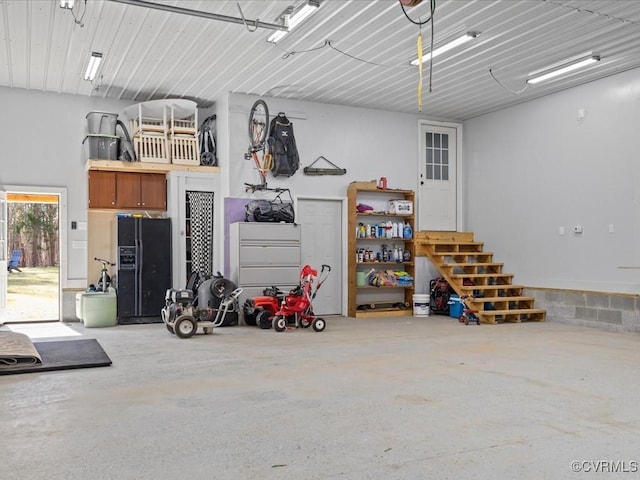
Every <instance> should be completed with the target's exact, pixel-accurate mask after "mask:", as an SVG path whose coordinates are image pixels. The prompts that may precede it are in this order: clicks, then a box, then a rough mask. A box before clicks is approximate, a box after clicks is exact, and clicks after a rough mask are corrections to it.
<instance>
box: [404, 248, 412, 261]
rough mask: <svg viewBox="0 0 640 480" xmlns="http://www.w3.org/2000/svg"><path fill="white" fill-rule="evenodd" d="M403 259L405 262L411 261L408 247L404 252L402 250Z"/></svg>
mask: <svg viewBox="0 0 640 480" xmlns="http://www.w3.org/2000/svg"><path fill="white" fill-rule="evenodd" d="M402 260H403V261H405V262H410V261H411V252H410V251H409V250H407V249H406V248H405V249H404V252H402Z"/></svg>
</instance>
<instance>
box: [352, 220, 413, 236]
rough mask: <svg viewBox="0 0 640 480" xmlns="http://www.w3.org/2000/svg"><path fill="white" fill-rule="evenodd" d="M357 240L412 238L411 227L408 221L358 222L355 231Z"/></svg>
mask: <svg viewBox="0 0 640 480" xmlns="http://www.w3.org/2000/svg"><path fill="white" fill-rule="evenodd" d="M355 235H356V239H357V240H374V239H375V240H412V239H413V228H412V227H411V224H410V223H409V222H392V221H391V220H388V221H385V222H378V223H373V224H371V223H364V222H358V224H357V225H356V231H355Z"/></svg>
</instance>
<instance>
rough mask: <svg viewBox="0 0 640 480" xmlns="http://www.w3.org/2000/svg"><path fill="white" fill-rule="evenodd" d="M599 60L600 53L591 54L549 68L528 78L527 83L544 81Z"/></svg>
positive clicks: (532, 83)
mask: <svg viewBox="0 0 640 480" xmlns="http://www.w3.org/2000/svg"><path fill="white" fill-rule="evenodd" d="M599 61H600V57H599V56H598V55H591V56H589V57H587V58H582V59H579V60H577V61H575V62H574V63H569V64H563V65H559V66H557V67H554V68H553V69H551V70H549V69H547V70H546V71H543V72H542V73H540V74H539V75H536V76H534V77H531V78H528V79H527V83H528V84H529V85H535V84H536V83H540V82H544V81H545V80H549V79H551V78H555V77H557V76H560V75H564V74H565V73H569V72H573V71H574V70H578V69H579V68H582V67H586V66H587V65H591V64H592V63H596V62H599Z"/></svg>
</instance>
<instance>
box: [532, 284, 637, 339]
mask: <svg viewBox="0 0 640 480" xmlns="http://www.w3.org/2000/svg"><path fill="white" fill-rule="evenodd" d="M524 294H525V295H528V296H532V297H533V298H534V304H535V307H536V308H544V309H545V310H546V311H547V317H546V318H547V321H557V322H564V323H571V324H575V325H584V326H589V327H598V328H603V329H605V330H613V331H625V332H634V333H640V295H629V294H616V293H606V292H581V291H575V290H557V289H549V290H547V289H543V288H526V289H525V292H524Z"/></svg>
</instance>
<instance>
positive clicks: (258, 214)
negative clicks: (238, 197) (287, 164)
mask: <svg viewBox="0 0 640 480" xmlns="http://www.w3.org/2000/svg"><path fill="white" fill-rule="evenodd" d="M284 192H287V193H288V194H289V201H286V202H285V201H284V200H282V197H281V195H282V194H283V193H284ZM295 218H296V216H295V212H294V210H293V199H292V198H291V192H290V191H289V189H288V188H287V189H282V190H279V191H278V195H276V197H275V198H274V199H273V200H267V199H263V198H260V199H256V200H251V201H249V203H247V204H246V205H245V221H247V222H284V223H295Z"/></svg>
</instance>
